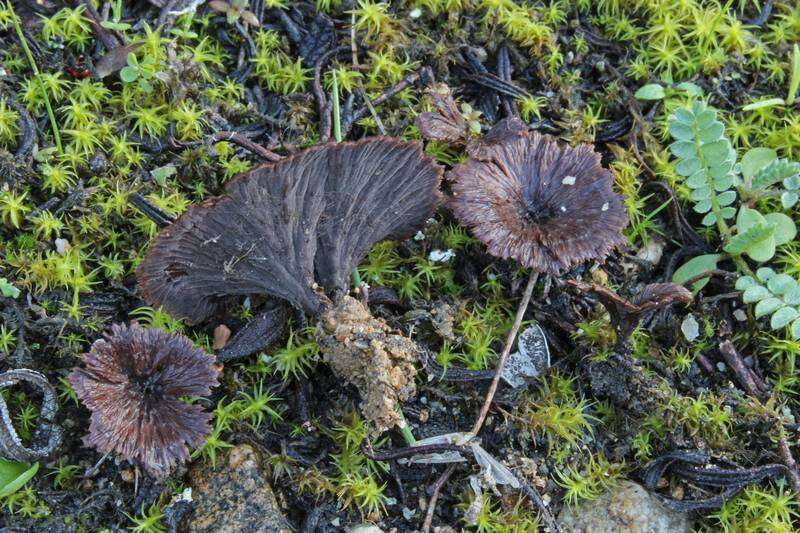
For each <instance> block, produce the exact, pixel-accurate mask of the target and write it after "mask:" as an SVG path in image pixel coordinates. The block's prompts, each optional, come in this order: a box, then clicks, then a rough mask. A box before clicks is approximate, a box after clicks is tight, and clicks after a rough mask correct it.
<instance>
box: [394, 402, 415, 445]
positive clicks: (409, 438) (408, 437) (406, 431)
mask: <svg viewBox="0 0 800 533" xmlns="http://www.w3.org/2000/svg"><path fill="white" fill-rule="evenodd" d="M397 414H398V415H400V418H401V419H402V420H403V426H402V427H401V428H400V433H402V435H403V440H405V441H406V444H408V445H409V446H413V445H414V444H416V442H417V439H415V438H414V434H413V433H411V428H409V427H408V422H407V421H406V417H405V415H404V414H403V410H402V409H400V408H399V407H398V408H397Z"/></svg>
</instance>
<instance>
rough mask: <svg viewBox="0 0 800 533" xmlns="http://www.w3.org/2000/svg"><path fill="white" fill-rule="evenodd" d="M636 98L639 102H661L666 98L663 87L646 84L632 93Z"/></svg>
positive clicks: (655, 84)
mask: <svg viewBox="0 0 800 533" xmlns="http://www.w3.org/2000/svg"><path fill="white" fill-rule="evenodd" d="M633 96H635V97H636V98H638V99H639V100H663V99H664V97H665V96H666V93H665V92H664V87H662V86H661V85H659V84H657V83H648V84H647V85H643V86H642V87H639V90H638V91H636V93H634V95H633Z"/></svg>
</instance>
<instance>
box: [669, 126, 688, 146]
mask: <svg viewBox="0 0 800 533" xmlns="http://www.w3.org/2000/svg"><path fill="white" fill-rule="evenodd" d="M669 134H670V135H672V137H673V138H675V139H677V140H679V141H692V140H694V129H692V128H691V126H687V125H686V124H684V123H682V122H673V123H672V124H670V125H669Z"/></svg>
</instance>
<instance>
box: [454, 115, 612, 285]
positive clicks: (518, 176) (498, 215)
mask: <svg viewBox="0 0 800 533" xmlns="http://www.w3.org/2000/svg"><path fill="white" fill-rule="evenodd" d="M467 153H468V154H469V155H470V159H469V160H468V161H467V162H466V163H463V164H460V165H457V166H456V167H454V168H453V169H452V170H451V171H450V172H449V173H448V179H450V180H451V181H452V191H453V199H452V201H451V204H450V205H451V207H452V210H453V212H454V213H455V214H456V216H457V217H458V218H459V220H461V222H462V223H463V224H464V225H465V226H467V227H468V228H470V229H471V230H472V232H473V233H474V234H475V236H476V237H478V238H479V239H480V240H481V241H483V242H484V243H485V244H486V245H487V247H488V250H489V253H491V254H492V255H495V256H497V257H502V258H512V259H516V260H517V261H518V262H519V263H520V264H522V265H524V266H526V267H529V268H532V269H533V270H535V271H538V272H546V273H553V274H555V273H560V272H563V271H565V270H567V269H569V268H570V267H571V266H573V265H575V264H577V263H580V262H582V261H586V260H590V259H596V260H603V259H604V258H605V257H606V256H607V255H608V254H609V253H610V252H611V251H612V250H613V249H614V248H616V247H619V246H623V245H624V244H625V237H624V236H623V235H622V229H623V228H624V227H625V225H626V224H627V215H626V213H625V209H624V207H623V205H622V199H621V198H620V196H619V195H617V194H616V193H614V191H613V190H612V188H611V185H612V177H611V173H610V172H609V171H608V170H606V169H604V168H603V167H602V166H601V164H600V155H599V154H598V153H597V152H595V151H594V150H593V149H592V147H591V146H589V145H581V146H577V147H569V146H559V144H558V143H557V142H556V140H555V139H554V138H552V137H549V136H546V135H541V134H539V133H536V132H534V131H530V130H528V128H527V127H525V126H524V124H522V123H521V122H520V121H519V119H508V120H504V121H502V122H500V123H499V124H498V125H497V126H495V128H493V129H492V131H490V132H489V134H487V135H486V136H485V137H484V138H483V139H481V140H480V141H476V142H473V143H470V144H469V145H468V146H467Z"/></svg>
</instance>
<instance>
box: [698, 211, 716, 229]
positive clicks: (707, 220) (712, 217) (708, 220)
mask: <svg viewBox="0 0 800 533" xmlns="http://www.w3.org/2000/svg"><path fill="white" fill-rule="evenodd" d="M700 223H701V224H703V225H704V226H713V225H714V224H716V223H717V215H716V214H715V213H714V212H713V211H710V212H708V213H706V216H704V217H703V220H701V221H700Z"/></svg>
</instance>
